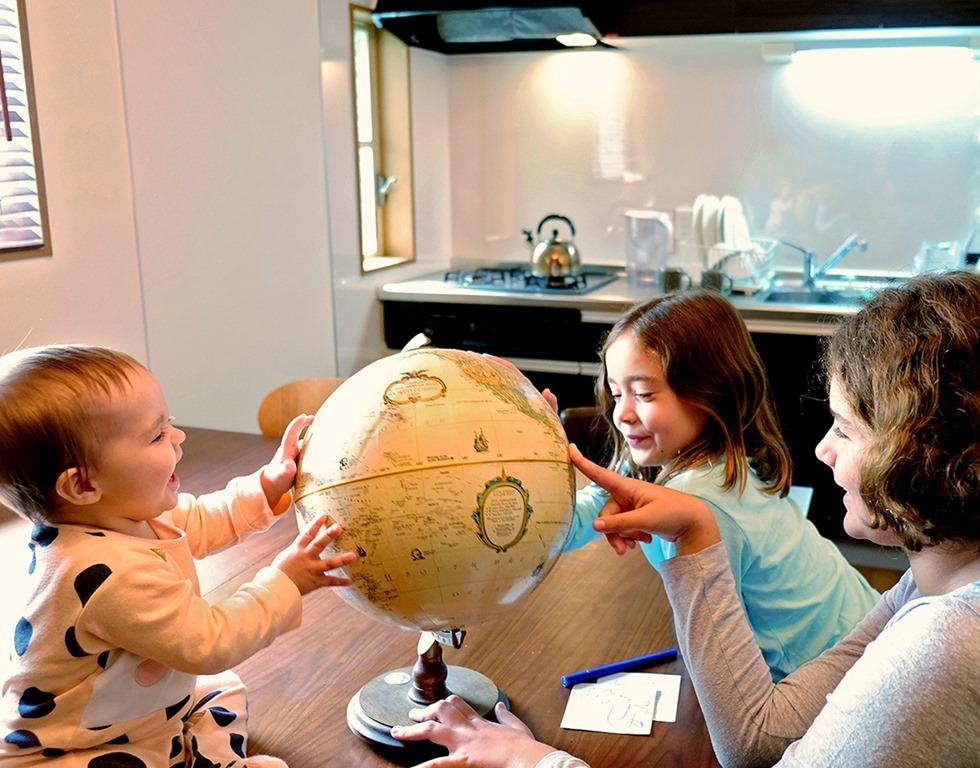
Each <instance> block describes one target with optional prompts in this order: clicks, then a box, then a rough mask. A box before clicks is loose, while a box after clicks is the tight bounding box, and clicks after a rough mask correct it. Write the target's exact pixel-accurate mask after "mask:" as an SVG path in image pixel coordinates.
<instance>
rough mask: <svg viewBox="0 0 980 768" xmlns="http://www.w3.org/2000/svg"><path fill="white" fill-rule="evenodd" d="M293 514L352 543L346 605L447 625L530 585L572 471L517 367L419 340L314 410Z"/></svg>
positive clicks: (553, 534)
mask: <svg viewBox="0 0 980 768" xmlns="http://www.w3.org/2000/svg"><path fill="white" fill-rule="evenodd" d="M298 464H299V467H298V472H297V480H296V487H295V489H294V499H295V502H296V510H297V516H298V519H299V522H300V525H301V527H302V526H304V525H305V524H307V523H309V522H311V521H312V520H314V519H315V518H317V517H318V516H320V515H326V516H327V518H328V523H329V522H334V521H336V522H339V523H340V524H341V526H342V528H343V534H342V535H341V536H340V537H339V538H338V539H337V540H336V541H335V542H334V544H333V545H331V547H330V548H329V550H331V551H344V550H353V551H355V552H357V553H358V555H359V557H358V559H357V561H355V562H354V563H353V564H352V565H350V566H348V567H346V568H345V569H344V570H345V573H346V575H348V576H350V578H351V579H352V582H353V584H352V586H350V587H344V588H341V589H338V590H336V591H337V592H338V594H339V595H340V596H341V597H342V598H343V599H344V600H345V601H346V602H347V603H349V604H350V605H351V606H353V607H354V608H357V609H358V610H360V611H362V612H364V613H365V614H367V615H369V616H371V617H373V618H375V619H377V620H379V621H382V622H385V623H388V624H393V625H396V626H399V627H402V628H405V629H413V630H419V631H431V632H446V631H455V630H458V629H462V628H464V627H468V626H471V625H473V624H475V623H478V622H483V621H488V620H491V619H493V618H494V617H495V616H497V615H498V614H500V613H502V612H504V611H505V610H506V609H507V608H508V607H509V606H511V605H513V604H514V603H516V602H518V601H519V600H521V599H522V598H523V597H525V596H526V595H528V594H529V593H530V592H531V591H532V590H533V589H534V588H535V587H536V586H537V585H538V584H539V583H540V582H541V581H542V580H543V579H544V578H545V576H546V575H547V574H548V572H549V571H550V570H551V568H552V566H553V565H554V564H555V562H556V561H557V559H558V557H559V555H560V553H561V551H562V547H563V546H564V543H565V539H566V538H567V536H568V532H569V528H570V524H571V516H572V510H573V507H574V502H575V479H574V473H573V470H572V465H571V463H570V462H569V458H568V442H567V440H566V437H565V433H564V430H563V428H562V425H561V422H560V421H559V419H558V417H557V416H556V415H555V413H554V411H553V410H552V408H551V407H550V406H549V404H548V403H547V402H546V401H545V399H544V398H543V397H542V396H541V394H540V393H539V392H538V391H537V390H536V389H535V388H534V387H533V386H532V385H531V384H530V382H528V381H527V379H525V378H524V377H523V376H522V375H521V374H520V373H519V372H517V371H516V370H514V369H512V368H510V367H509V366H507V365H506V364H504V363H502V362H500V361H498V360H496V359H495V358H491V357H488V356H485V355H480V354H476V353H473V352H464V351H459V350H450V349H437V348H431V347H423V348H418V349H414V350H410V351H405V352H401V353H399V354H396V355H392V356H390V357H386V358H383V359H381V360H378V361H376V362H374V363H372V364H370V365H368V366H367V367H365V368H363V369H362V370H360V371H359V372H357V373H356V374H355V375H353V376H351V377H350V378H349V379H348V380H347V381H345V382H344V383H343V385H341V387H340V388H339V389H337V390H336V391H335V392H334V393H333V394H332V395H331V396H330V397H329V398H328V399H327V400H326V401H325V402H324V404H323V406H322V407H321V408H320V409H319V410H318V411H317V413H316V415H315V417H314V420H313V424H312V425H311V427H310V428H309V430H308V431H307V434H306V437H305V445H304V448H303V451H302V454H301V456H300V459H299V462H298Z"/></svg>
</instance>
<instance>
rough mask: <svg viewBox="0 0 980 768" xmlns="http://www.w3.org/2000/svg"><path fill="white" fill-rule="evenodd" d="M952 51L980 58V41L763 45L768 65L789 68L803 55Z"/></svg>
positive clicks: (849, 38) (848, 39)
mask: <svg viewBox="0 0 980 768" xmlns="http://www.w3.org/2000/svg"><path fill="white" fill-rule="evenodd" d="M896 48H903V49H950V50H959V51H962V53H963V55H965V56H969V55H972V56H973V57H974V58H980V37H912V38H910V37H895V36H886V37H865V38H860V37H855V36H853V35H843V34H842V35H841V36H840V37H833V38H822V37H821V38H813V39H807V40H798V41H794V42H773V43H762V45H761V46H760V50H761V53H762V58H763V60H764V61H765V62H767V63H769V64H788V63H789V62H791V61H794V60H796V59H797V58H798V57H799V55H800V54H804V55H809V54H811V53H813V52H816V51H822V52H824V51H845V50H850V51H854V50H873V49H889V50H894V49H896Z"/></svg>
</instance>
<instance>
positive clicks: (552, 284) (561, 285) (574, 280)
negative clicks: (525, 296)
mask: <svg viewBox="0 0 980 768" xmlns="http://www.w3.org/2000/svg"><path fill="white" fill-rule="evenodd" d="M524 284H525V285H527V286H533V287H535V288H553V289H556V290H559V291H574V290H581V289H583V288H585V286H586V279H585V275H548V276H547V277H542V276H539V275H525V276H524Z"/></svg>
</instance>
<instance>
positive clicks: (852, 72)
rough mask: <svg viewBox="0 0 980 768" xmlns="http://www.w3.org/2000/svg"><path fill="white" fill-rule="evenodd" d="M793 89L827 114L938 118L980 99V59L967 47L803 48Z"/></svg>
mask: <svg viewBox="0 0 980 768" xmlns="http://www.w3.org/2000/svg"><path fill="white" fill-rule="evenodd" d="M785 83H786V86H787V88H788V90H789V95H790V97H791V98H792V99H794V100H795V101H796V102H797V103H798V104H799V105H800V106H801V107H804V108H805V109H807V110H808V111H810V112H813V113H815V114H818V115H820V116H822V117H826V118H831V119H837V120H844V121H854V122H860V123H863V124H865V125H869V124H870V125H875V124H877V125H882V124H896V123H914V122H935V121H937V120H942V119H943V118H945V117H948V116H950V115H953V114H957V113H962V112H963V111H965V110H969V109H970V107H971V105H973V104H977V103H980V101H978V100H980V62H978V61H976V60H974V59H973V58H972V57H971V55H970V51H969V50H968V49H965V48H949V47H922V48H918V47H915V48H912V47H908V48H886V47H882V48H833V49H831V48H822V49H817V50H804V51H797V52H796V53H795V54H793V61H792V64H791V65H790V66H788V67H787V68H786V70H785Z"/></svg>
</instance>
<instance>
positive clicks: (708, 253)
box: [702, 237, 779, 295]
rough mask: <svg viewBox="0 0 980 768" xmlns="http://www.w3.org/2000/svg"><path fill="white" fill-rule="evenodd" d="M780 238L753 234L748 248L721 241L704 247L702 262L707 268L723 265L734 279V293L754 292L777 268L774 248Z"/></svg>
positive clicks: (720, 267) (721, 267)
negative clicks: (774, 264)
mask: <svg viewBox="0 0 980 768" xmlns="http://www.w3.org/2000/svg"><path fill="white" fill-rule="evenodd" d="M777 245H779V241H778V240H773V239H771V238H766V237H753V238H752V245H751V246H750V247H748V248H734V247H733V246H730V245H728V244H726V243H718V244H717V245H713V246H711V247H710V248H704V249H703V253H702V263H703V264H704V268H705V269H721V270H723V271H724V272H725V274H727V275H728V276H729V277H730V278H731V279H732V293H741V294H743V295H751V294H753V293H756V292H757V291H759V290H762V288H763V287H765V285H766V284H767V282H768V280H769V278H770V277H771V276H772V272H773V252H774V251H775V250H776V246H777Z"/></svg>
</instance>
